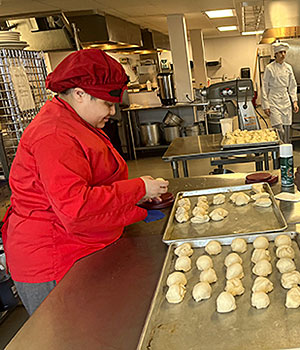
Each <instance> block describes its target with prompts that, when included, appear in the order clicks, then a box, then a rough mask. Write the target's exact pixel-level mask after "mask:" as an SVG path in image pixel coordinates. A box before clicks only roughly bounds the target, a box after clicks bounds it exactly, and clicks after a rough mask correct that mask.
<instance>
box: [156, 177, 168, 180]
mask: <svg viewBox="0 0 300 350" xmlns="http://www.w3.org/2000/svg"><path fill="white" fill-rule="evenodd" d="M155 180H157V181H166V180H165V179H163V178H162V177H157V178H156V179H155Z"/></svg>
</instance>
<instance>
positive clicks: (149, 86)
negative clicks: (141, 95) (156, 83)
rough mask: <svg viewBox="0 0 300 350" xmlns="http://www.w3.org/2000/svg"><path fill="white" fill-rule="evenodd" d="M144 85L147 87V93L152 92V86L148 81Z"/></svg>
mask: <svg viewBox="0 0 300 350" xmlns="http://www.w3.org/2000/svg"><path fill="white" fill-rule="evenodd" d="M146 85H147V91H152V84H151V81H150V80H147V82H146Z"/></svg>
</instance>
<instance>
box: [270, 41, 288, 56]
mask: <svg viewBox="0 0 300 350" xmlns="http://www.w3.org/2000/svg"><path fill="white" fill-rule="evenodd" d="M272 47H273V50H274V54H275V53H277V52H280V51H287V50H288V49H289V48H290V45H289V44H288V43H282V42H279V43H274V44H272Z"/></svg>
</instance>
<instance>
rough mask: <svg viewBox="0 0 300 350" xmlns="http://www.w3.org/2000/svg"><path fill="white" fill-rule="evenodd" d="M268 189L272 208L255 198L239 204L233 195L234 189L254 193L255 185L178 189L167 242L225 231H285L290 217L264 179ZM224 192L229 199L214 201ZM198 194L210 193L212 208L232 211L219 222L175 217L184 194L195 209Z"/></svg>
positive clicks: (214, 234)
mask: <svg viewBox="0 0 300 350" xmlns="http://www.w3.org/2000/svg"><path fill="white" fill-rule="evenodd" d="M263 186H264V190H265V191H266V192H268V193H269V194H270V199H271V200H272V205H271V206H270V207H268V208H259V207H256V206H254V201H251V202H249V204H247V205H244V206H241V207H237V206H236V205H235V204H233V203H232V202H231V201H230V200H229V197H230V196H231V194H232V193H233V192H245V193H246V194H248V195H250V193H254V192H252V185H251V184H249V185H240V186H228V187H220V188H212V189H206V190H195V191H186V192H178V193H177V195H176V198H175V201H174V204H173V208H172V210H171V213H170V217H169V220H168V223H167V226H166V229H165V232H164V235H163V242H165V243H167V244H170V243H173V242H176V241H181V242H182V241H186V240H188V239H197V238H203V237H221V236H224V235H232V234H235V235H236V236H238V235H239V234H244V233H247V234H252V233H256V232H260V233H265V232H274V231H283V230H284V229H286V228H287V223H286V220H285V218H284V216H283V214H282V212H281V210H280V209H279V207H278V205H277V203H276V200H275V198H274V194H273V191H272V190H271V187H270V185H269V184H268V183H265V182H264V183H263ZM218 193H223V194H224V195H225V197H226V200H225V203H224V204H221V205H213V204H212V200H213V196H214V195H215V194H218ZM198 196H207V198H208V203H209V205H210V206H209V212H211V211H212V210H213V209H216V208H224V209H226V210H227V211H228V213H229V214H228V216H227V217H226V218H225V219H224V220H222V221H218V222H214V221H211V220H210V221H209V222H207V223H205V224H192V223H191V222H190V220H189V221H188V222H186V223H182V224H180V223H178V222H177V221H176V220H175V212H176V209H177V202H178V200H179V199H180V198H183V197H188V198H189V199H190V201H191V204H192V207H191V210H192V209H193V208H194V207H195V206H196V204H197V199H198Z"/></svg>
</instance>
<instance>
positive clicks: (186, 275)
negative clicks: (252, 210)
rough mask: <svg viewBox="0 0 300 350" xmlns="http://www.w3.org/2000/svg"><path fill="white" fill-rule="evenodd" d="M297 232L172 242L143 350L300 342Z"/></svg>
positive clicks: (234, 349) (230, 348)
mask: <svg viewBox="0 0 300 350" xmlns="http://www.w3.org/2000/svg"><path fill="white" fill-rule="evenodd" d="M299 242H300V240H299V236H298V233H296V232H284V233H267V234H264V235H259V234H256V235H243V236H240V237H238V238H236V237H234V236H231V237H222V238H219V239H218V240H214V239H203V240H197V241H194V242H191V243H173V244H171V245H170V246H169V249H168V252H167V256H166V259H165V262H164V266H163V269H162V273H161V276H160V279H159V282H158V285H157V288H156V291H155V295H154V298H153V300H152V304H151V307H150V310H149V313H148V316H147V319H146V322H145V325H144V328H143V332H142V335H141V338H140V342H139V346H138V349H139V350H149V349H151V350H161V349H172V350H182V349H185V350H198V349H209V350H210V349H214V350H217V349H222V350H227V349H228V350H241V349H243V350H245V349H253V350H257V349H295V348H300V288H299V285H300V272H299V271H300V251H299Z"/></svg>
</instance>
